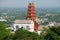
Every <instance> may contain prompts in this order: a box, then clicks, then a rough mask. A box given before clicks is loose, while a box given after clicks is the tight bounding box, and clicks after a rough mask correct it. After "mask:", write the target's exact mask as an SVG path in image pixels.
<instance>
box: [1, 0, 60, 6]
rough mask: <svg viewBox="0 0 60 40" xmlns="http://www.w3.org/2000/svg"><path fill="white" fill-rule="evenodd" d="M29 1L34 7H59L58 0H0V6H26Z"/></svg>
mask: <svg viewBox="0 0 60 40" xmlns="http://www.w3.org/2000/svg"><path fill="white" fill-rule="evenodd" d="M29 2H34V3H35V6H36V7H60V0H0V7H27V5H28V3H29Z"/></svg>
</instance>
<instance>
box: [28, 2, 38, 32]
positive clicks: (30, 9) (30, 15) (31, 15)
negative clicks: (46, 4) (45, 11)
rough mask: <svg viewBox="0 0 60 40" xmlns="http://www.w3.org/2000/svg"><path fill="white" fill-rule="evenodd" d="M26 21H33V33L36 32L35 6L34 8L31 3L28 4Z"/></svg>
mask: <svg viewBox="0 0 60 40" xmlns="http://www.w3.org/2000/svg"><path fill="white" fill-rule="evenodd" d="M27 19H30V20H33V21H34V31H37V29H38V23H37V20H36V19H37V18H36V11H35V6H34V3H33V2H32V3H29V4H28V11H27Z"/></svg>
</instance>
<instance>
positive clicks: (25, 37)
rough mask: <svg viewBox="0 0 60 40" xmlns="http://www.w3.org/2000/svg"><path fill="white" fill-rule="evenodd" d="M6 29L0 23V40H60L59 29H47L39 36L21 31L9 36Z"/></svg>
mask: <svg viewBox="0 0 60 40" xmlns="http://www.w3.org/2000/svg"><path fill="white" fill-rule="evenodd" d="M6 27H7V26H6V25H5V24H4V23H0V40H60V27H49V29H45V31H43V32H42V33H41V35H38V34H37V33H34V32H29V31H27V30H23V29H18V30H17V31H16V32H15V33H14V34H11V31H10V30H7V29H6Z"/></svg>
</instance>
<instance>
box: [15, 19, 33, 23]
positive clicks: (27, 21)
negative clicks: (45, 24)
mask: <svg viewBox="0 0 60 40" xmlns="http://www.w3.org/2000/svg"><path fill="white" fill-rule="evenodd" d="M31 22H32V20H15V21H14V24H30V23H31Z"/></svg>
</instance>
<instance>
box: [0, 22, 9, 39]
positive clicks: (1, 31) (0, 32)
mask: <svg viewBox="0 0 60 40" xmlns="http://www.w3.org/2000/svg"><path fill="white" fill-rule="evenodd" d="M6 28H7V26H6V24H4V23H1V22H0V40H7V39H8V38H9V37H8V36H9V35H10V31H9V30H7V29H6Z"/></svg>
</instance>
